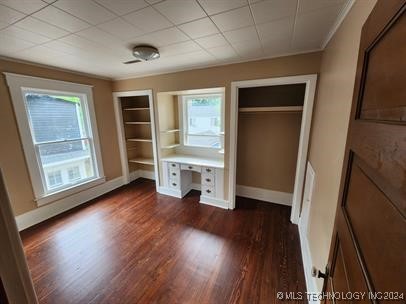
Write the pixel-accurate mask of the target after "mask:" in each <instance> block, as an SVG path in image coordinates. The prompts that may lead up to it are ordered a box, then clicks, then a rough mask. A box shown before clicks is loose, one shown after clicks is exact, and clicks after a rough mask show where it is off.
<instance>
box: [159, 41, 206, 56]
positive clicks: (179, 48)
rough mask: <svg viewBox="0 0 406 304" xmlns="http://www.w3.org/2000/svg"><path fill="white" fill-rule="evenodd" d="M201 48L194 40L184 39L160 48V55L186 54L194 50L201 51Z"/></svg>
mask: <svg viewBox="0 0 406 304" xmlns="http://www.w3.org/2000/svg"><path fill="white" fill-rule="evenodd" d="M201 50H202V48H201V47H200V46H199V45H198V44H197V43H196V42H194V41H185V42H181V43H177V44H172V45H168V46H164V47H162V48H160V53H161V56H162V57H163V58H164V57H168V56H176V55H180V54H187V53H192V52H196V51H201Z"/></svg>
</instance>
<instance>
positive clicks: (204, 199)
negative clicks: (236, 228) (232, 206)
mask: <svg viewBox="0 0 406 304" xmlns="http://www.w3.org/2000/svg"><path fill="white" fill-rule="evenodd" d="M200 203H201V204H204V205H210V206H214V207H219V208H222V209H228V201H226V200H223V199H219V198H215V197H209V196H204V195H200Z"/></svg>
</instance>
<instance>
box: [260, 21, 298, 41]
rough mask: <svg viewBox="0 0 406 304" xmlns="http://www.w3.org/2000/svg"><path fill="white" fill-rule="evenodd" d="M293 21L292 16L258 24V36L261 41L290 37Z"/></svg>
mask: <svg viewBox="0 0 406 304" xmlns="http://www.w3.org/2000/svg"><path fill="white" fill-rule="evenodd" d="M294 21H295V19H294V18H284V19H280V20H276V21H273V22H267V23H262V24H259V25H257V30H258V34H259V38H260V39H261V41H262V42H265V41H267V40H275V39H286V38H288V39H291V37H292V33H293V26H294Z"/></svg>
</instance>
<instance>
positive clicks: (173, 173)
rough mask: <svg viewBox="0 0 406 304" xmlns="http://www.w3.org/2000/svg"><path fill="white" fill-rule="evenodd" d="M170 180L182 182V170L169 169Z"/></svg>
mask: <svg viewBox="0 0 406 304" xmlns="http://www.w3.org/2000/svg"><path fill="white" fill-rule="evenodd" d="M169 180H177V181H179V180H180V170H179V169H169Z"/></svg>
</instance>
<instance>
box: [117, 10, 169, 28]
mask: <svg viewBox="0 0 406 304" xmlns="http://www.w3.org/2000/svg"><path fill="white" fill-rule="evenodd" d="M123 18H124V19H125V20H126V21H128V22H129V23H131V24H133V25H135V26H136V27H137V28H139V29H141V30H142V31H143V32H145V33H149V32H154V31H157V30H161V29H164V28H168V27H171V26H172V23H170V22H169V21H168V20H167V19H166V18H165V17H163V16H162V15H161V14H160V13H158V12H157V11H156V10H154V9H153V8H152V7H147V8H144V9H142V10H139V11H136V12H134V13H131V14H128V15H125V16H124V17H123Z"/></svg>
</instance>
